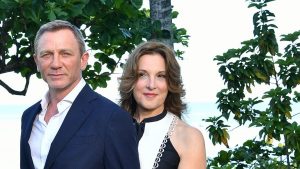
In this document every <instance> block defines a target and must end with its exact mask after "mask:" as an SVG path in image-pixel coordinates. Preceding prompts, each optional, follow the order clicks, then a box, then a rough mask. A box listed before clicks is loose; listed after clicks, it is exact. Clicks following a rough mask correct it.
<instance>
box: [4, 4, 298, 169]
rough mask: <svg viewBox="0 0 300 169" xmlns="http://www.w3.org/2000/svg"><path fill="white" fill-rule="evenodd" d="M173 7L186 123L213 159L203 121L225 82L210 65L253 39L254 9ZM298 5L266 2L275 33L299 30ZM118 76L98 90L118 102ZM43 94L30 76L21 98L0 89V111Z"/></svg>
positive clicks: (16, 80) (234, 135)
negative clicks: (184, 37) (184, 40)
mask: <svg viewBox="0 0 300 169" xmlns="http://www.w3.org/2000/svg"><path fill="white" fill-rule="evenodd" d="M172 5H173V6H174V10H176V11H178V12H179V15H178V18H177V19H175V20H173V22H174V23H175V24H176V25H177V27H178V28H185V29H187V31H188V32H187V33H188V34H189V35H190V40H189V47H186V48H182V50H184V51H185V54H184V55H183V57H184V60H180V61H179V63H180V65H181V68H182V76H183V82H184V86H185V89H186V93H187V95H186V98H185V100H186V102H188V103H189V104H190V105H193V110H190V112H191V114H190V116H188V117H187V119H188V121H189V123H190V124H191V125H193V126H196V127H198V128H200V130H201V131H202V133H203V134H204V136H205V141H206V145H207V154H208V155H210V156H211V155H213V154H215V153H216V152H217V151H218V150H220V149H222V148H224V147H222V146H213V145H212V144H211V143H210V140H209V139H208V133H207V131H206V130H205V127H206V126H205V125H204V124H203V121H202V120H201V119H202V118H206V117H209V116H213V115H215V113H216V112H215V111H216V105H215V104H214V103H215V102H216V100H217V99H216V93H217V92H218V91H220V90H221V89H222V88H224V84H223V81H222V79H221V77H220V75H219V74H218V66H217V63H216V62H215V61H213V58H214V57H215V56H216V55H221V54H222V53H224V52H226V51H227V50H228V49H230V48H239V47H241V44H240V43H241V42H242V41H245V40H248V39H251V38H252V37H253V36H252V29H253V25H252V16H253V13H254V12H255V10H254V9H249V8H247V6H248V3H247V2H246V1H245V0H230V1H224V0H184V1H183V0H172ZM299 6H300V1H299V0H276V1H275V2H271V3H269V7H270V8H268V9H269V10H270V11H271V12H273V13H275V15H276V18H275V24H276V25H277V26H278V29H277V30H276V32H277V35H280V34H287V33H291V32H294V31H296V30H300V10H299ZM117 77H118V76H113V77H112V80H111V81H110V82H109V83H108V87H107V88H106V89H98V90H97V91H98V92H99V93H101V94H103V95H104V96H106V97H108V98H110V99H111V100H113V101H117V98H118V92H117V90H116V89H117V86H118V85H117V83H116V79H117ZM0 79H1V80H3V81H5V82H7V83H8V84H9V85H12V86H14V87H15V89H22V87H23V86H24V83H25V80H24V79H22V78H20V76H19V75H16V74H6V75H0ZM46 90H47V85H46V84H45V83H44V82H43V81H42V80H40V79H37V78H35V77H34V78H31V82H30V85H29V88H28V93H27V95H26V96H25V97H24V96H13V95H11V94H9V93H8V92H7V91H6V90H5V89H3V88H2V87H0V95H1V97H0V113H3V112H4V107H5V105H6V106H7V105H10V106H20V105H23V106H24V107H27V106H29V105H31V104H33V103H35V102H36V101H38V100H39V99H40V98H41V97H42V96H43V95H44V94H45V91H46ZM5 124H7V125H9V126H10V127H12V126H11V123H10V121H6V123H2V124H1V125H5ZM13 127H14V128H13V129H18V127H19V126H13ZM246 129H247V128H246V127H240V128H239V129H237V130H233V131H232V132H231V133H230V134H231V139H230V144H231V145H236V144H238V143H240V142H241V139H240V133H241V132H242V131H245V130H246ZM251 130H252V129H247V131H249V132H248V133H254V131H253V132H252V131H251ZM253 130H255V129H253ZM1 132H2V131H1ZM246 137H247V136H246ZM249 137H250V135H249ZM251 138H252V137H251ZM1 144H2V143H1ZM0 151H1V149H0ZM0 154H1V153H0ZM0 163H1V162H0ZM0 168H1V167H0Z"/></svg>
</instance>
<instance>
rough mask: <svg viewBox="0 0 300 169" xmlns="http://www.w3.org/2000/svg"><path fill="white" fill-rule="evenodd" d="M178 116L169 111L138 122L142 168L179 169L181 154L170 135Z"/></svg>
mask: <svg viewBox="0 0 300 169" xmlns="http://www.w3.org/2000/svg"><path fill="white" fill-rule="evenodd" d="M177 120H178V117H177V116H175V115H174V114H172V113H169V112H163V113H161V114H159V115H157V116H154V117H150V118H146V119H144V120H143V121H142V122H140V123H137V122H136V121H135V124H136V128H137V133H138V138H139V147H138V150H139V158H140V166H141V169H177V168H178V165H179V161H180V158H179V155H178V153H177V151H176V150H175V148H174V147H173V145H172V143H171V141H170V137H171V135H172V132H173V130H174V128H175V126H176V122H177Z"/></svg>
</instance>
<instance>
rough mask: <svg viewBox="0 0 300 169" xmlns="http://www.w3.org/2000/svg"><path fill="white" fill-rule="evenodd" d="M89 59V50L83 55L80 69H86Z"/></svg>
mask: <svg viewBox="0 0 300 169" xmlns="http://www.w3.org/2000/svg"><path fill="white" fill-rule="evenodd" d="M88 60H89V53H88V52H84V53H83V54H82V56H81V65H80V69H81V70H82V71H83V70H85V68H86V66H87V64H88Z"/></svg>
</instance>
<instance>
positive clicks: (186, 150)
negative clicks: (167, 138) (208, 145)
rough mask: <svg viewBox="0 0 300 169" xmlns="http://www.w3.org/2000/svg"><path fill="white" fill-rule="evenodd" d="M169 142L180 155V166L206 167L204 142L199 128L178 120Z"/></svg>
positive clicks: (192, 168)
mask: <svg viewBox="0 0 300 169" xmlns="http://www.w3.org/2000/svg"><path fill="white" fill-rule="evenodd" d="M171 142H172V143H173V144H174V147H175V149H176V151H177V152H178V154H179V156H180V164H179V165H180V166H181V168H191V169H194V168H199V167H200V168H201V169H202V168H203V169H204V168H206V150H205V142H204V137H203V134H202V132H201V131H200V130H199V129H197V128H195V127H193V126H191V125H189V124H187V123H186V122H184V121H182V120H178V121H177V125H176V127H175V129H174V135H172V137H171Z"/></svg>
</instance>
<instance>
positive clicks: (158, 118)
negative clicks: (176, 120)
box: [140, 110, 167, 123]
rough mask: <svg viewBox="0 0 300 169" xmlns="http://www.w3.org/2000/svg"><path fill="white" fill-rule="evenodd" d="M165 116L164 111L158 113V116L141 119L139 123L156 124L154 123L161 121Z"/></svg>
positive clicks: (165, 112)
mask: <svg viewBox="0 0 300 169" xmlns="http://www.w3.org/2000/svg"><path fill="white" fill-rule="evenodd" d="M166 115H167V111H165V110H164V111H163V112H162V113H160V114H158V115H155V116H152V117H148V118H145V119H143V120H142V121H141V122H140V123H150V122H156V121H159V120H161V119H163V118H164V117H165V116H166Z"/></svg>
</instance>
